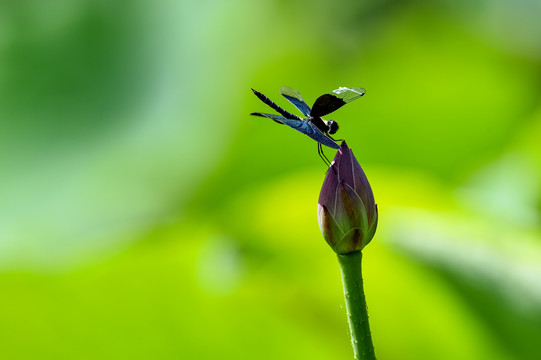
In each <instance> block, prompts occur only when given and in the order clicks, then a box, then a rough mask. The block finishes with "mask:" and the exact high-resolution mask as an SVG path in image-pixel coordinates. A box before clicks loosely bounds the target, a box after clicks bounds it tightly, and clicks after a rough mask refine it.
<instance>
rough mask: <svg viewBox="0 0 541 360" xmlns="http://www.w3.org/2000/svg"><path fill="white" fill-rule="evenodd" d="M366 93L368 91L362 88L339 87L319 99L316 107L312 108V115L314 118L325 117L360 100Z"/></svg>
mask: <svg viewBox="0 0 541 360" xmlns="http://www.w3.org/2000/svg"><path fill="white" fill-rule="evenodd" d="M365 93H366V90H364V89H363V88H360V87H354V88H347V87H339V88H338V89H336V90H333V91H332V92H330V93H328V94H325V95H321V96H320V97H318V98H317V99H316V101H315V102H314V106H312V111H311V112H310V115H311V116H313V117H322V116H325V115H327V114H330V113H332V112H333V111H336V110H338V109H340V108H341V107H342V106H344V105H346V104H347V103H350V102H352V101H353V100H356V99H358V98H360V97H361V96H363V95H364V94H365Z"/></svg>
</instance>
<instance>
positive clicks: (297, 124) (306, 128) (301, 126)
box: [283, 119, 340, 149]
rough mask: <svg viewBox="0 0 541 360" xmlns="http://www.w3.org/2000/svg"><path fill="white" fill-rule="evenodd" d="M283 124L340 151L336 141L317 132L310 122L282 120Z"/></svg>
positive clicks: (319, 131)
mask: <svg viewBox="0 0 541 360" xmlns="http://www.w3.org/2000/svg"><path fill="white" fill-rule="evenodd" d="M283 124H285V125H287V126H289V127H291V128H293V129H295V130H297V131H300V132H301V133H303V134H305V135H308V136H309V137H311V138H312V139H314V140H315V141H317V142H318V143H320V144H323V145H325V146H328V147H330V148H333V149H340V145H338V144H337V143H336V141H334V140H333V139H331V138H330V137H328V136H327V135H325V134H324V133H322V132H321V130H319V129H318V128H317V127H316V126H315V125H314V124H312V123H311V122H310V121H304V120H290V119H284V120H283Z"/></svg>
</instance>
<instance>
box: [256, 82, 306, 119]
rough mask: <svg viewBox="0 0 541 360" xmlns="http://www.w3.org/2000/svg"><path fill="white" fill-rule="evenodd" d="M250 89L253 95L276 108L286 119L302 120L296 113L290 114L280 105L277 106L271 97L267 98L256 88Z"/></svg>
mask: <svg viewBox="0 0 541 360" xmlns="http://www.w3.org/2000/svg"><path fill="white" fill-rule="evenodd" d="M252 91H253V92H254V94H255V96H257V97H258V98H259V100H261V101H263V102H264V103H265V104H267V105H269V106H270V107H271V108H273V109H274V110H276V111H277V112H279V113H280V114H282V116H284V117H285V118H287V119H291V120H302V119H301V118H300V117H298V116H297V115H295V114H292V113H290V112H288V111H286V110H284V109H282V108H281V107H279V106H278V105H276V104H275V103H274V101H272V100H271V99H269V98H268V97H266V96H265V95H263V94H262V93H260V92H259V91H257V90H254V89H252Z"/></svg>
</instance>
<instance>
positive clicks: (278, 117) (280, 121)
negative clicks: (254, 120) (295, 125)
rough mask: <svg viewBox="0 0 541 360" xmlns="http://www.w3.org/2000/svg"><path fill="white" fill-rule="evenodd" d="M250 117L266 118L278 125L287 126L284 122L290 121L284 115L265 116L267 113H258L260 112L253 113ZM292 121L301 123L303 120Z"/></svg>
mask: <svg viewBox="0 0 541 360" xmlns="http://www.w3.org/2000/svg"><path fill="white" fill-rule="evenodd" d="M250 115H255V116H262V117H266V118H269V119H272V120H274V121H276V122H277V123H278V124H285V123H284V120H288V119H286V118H285V117H283V116H282V115H274V114H265V113H258V112H254V113H251V114H250ZM290 121H301V120H290Z"/></svg>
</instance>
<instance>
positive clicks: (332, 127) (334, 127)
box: [327, 120, 338, 135]
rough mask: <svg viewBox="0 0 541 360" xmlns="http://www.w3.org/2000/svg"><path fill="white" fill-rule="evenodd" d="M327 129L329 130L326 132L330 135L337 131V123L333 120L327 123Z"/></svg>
mask: <svg viewBox="0 0 541 360" xmlns="http://www.w3.org/2000/svg"><path fill="white" fill-rule="evenodd" d="M327 127H328V128H329V130H328V131H327V132H328V133H329V134H331V135H332V134H334V133H335V132H337V131H338V123H337V122H336V121H334V120H329V121H327Z"/></svg>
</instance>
